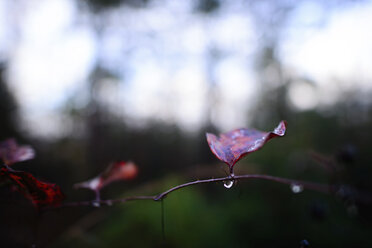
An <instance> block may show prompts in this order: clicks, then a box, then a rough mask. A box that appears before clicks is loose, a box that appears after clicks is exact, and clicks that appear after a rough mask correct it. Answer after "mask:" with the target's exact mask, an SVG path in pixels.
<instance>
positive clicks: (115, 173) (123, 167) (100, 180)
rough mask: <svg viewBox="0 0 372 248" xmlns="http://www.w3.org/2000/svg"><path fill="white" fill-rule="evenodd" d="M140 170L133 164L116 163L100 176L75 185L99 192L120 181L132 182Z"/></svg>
mask: <svg viewBox="0 0 372 248" xmlns="http://www.w3.org/2000/svg"><path fill="white" fill-rule="evenodd" d="M137 173H138V169H137V166H136V165H135V164H134V163H133V162H123V161H120V162H115V163H112V164H110V165H109V167H108V168H107V169H106V170H105V171H104V172H102V173H101V174H99V175H98V176H97V177H95V178H92V179H90V180H88V181H86V182H82V183H78V184H75V188H87V189H91V190H93V191H99V190H100V189H102V188H103V187H105V186H106V185H108V184H110V183H112V182H114V181H119V180H130V179H133V178H135V177H136V176H137Z"/></svg>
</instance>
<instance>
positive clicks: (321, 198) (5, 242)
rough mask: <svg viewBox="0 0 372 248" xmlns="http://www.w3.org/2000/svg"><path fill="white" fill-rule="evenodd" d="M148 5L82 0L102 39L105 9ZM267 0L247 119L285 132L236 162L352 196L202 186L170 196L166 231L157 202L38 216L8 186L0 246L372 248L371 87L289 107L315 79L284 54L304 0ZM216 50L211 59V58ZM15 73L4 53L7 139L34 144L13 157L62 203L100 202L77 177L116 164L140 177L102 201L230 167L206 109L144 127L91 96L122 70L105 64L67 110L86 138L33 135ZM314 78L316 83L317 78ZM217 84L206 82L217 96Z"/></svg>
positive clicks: (210, 4) (1, 125) (1, 134)
mask: <svg viewBox="0 0 372 248" xmlns="http://www.w3.org/2000/svg"><path fill="white" fill-rule="evenodd" d="M152 1H156V0H152ZM152 1H150V0H147V1H134V0H129V1H128V0H125V1H124V0H121V1H120V0H110V1H102V0H86V1H80V2H79V5H81V6H80V8H81V11H84V13H89V14H90V18H91V20H92V23H93V24H92V25H96V27H97V34H98V35H99V34H100V27H104V26H105V18H104V15H105V13H106V12H105V11H107V10H112V9H115V8H118V7H120V6H128V7H129V8H133V9H141V8H143V9H146V8H147V7H148V5H149V4H150V2H152ZM260 2H261V1H246V2H245V3H246V4H248V6H249V7H248V8H247V9H248V10H250V11H251V12H249V14H251V15H253V16H254V18H255V19H254V20H255V21H256V25H257V26H258V27H259V28H261V29H262V30H263V31H262V37H260V44H261V46H260V47H258V48H257V52H256V54H255V58H254V63H255V71H256V73H257V75H258V77H257V78H258V79H257V81H258V82H257V83H259V84H260V90H259V91H257V92H256V93H255V96H256V99H258V100H256V101H255V103H254V104H253V105H252V106H251V108H250V109H249V111H248V113H246V112H242V113H241V115H247V116H248V115H249V116H250V118H249V119H250V121H249V122H248V121H247V123H246V126H247V127H255V128H258V129H261V130H267V131H269V130H272V129H273V128H274V127H275V126H276V125H277V124H278V123H279V121H280V120H287V122H288V132H287V135H286V136H285V137H284V138H280V139H275V140H272V141H270V142H269V143H268V144H266V145H265V147H264V148H263V149H262V150H260V151H258V152H256V153H254V154H251V155H249V156H248V157H247V158H245V159H243V160H242V161H240V162H239V163H238V165H237V166H236V174H243V173H263V174H269V175H274V176H282V177H288V178H293V179H301V180H309V181H314V182H322V183H328V182H330V183H332V184H336V185H340V189H343V190H344V191H345V190H348V189H351V188H352V189H353V191H352V192H351V193H345V194H342V192H341V191H340V192H338V193H335V194H334V195H324V194H322V193H318V192H312V191H308V190H304V191H303V192H302V193H300V194H294V193H292V192H291V190H290V187H288V186H286V185H282V184H277V183H274V182H269V181H260V180H249V181H240V182H238V183H237V184H236V185H234V186H233V187H232V188H231V189H226V188H224V187H223V184H222V183H213V184H208V185H198V186H193V187H189V188H185V189H183V190H180V191H177V192H174V193H172V194H171V195H169V197H167V198H166V199H165V200H164V202H163V204H164V205H163V207H164V216H163V218H164V219H163V221H164V229H163V230H162V214H161V213H162V211H161V203H160V202H152V201H135V202H129V203H126V204H123V205H115V206H112V207H102V208H94V207H75V208H64V209H59V210H56V211H49V212H46V213H42V214H41V213H38V212H37V211H36V210H35V209H34V208H33V206H32V205H31V204H30V203H29V202H28V201H27V200H26V199H24V198H23V197H22V196H21V195H20V194H19V193H17V192H13V191H12V190H11V187H10V186H8V185H3V186H2V187H1V188H0V209H1V210H0V215H1V217H0V218H1V222H0V233H1V234H0V236H1V239H0V242H1V246H2V247H110V248H111V247H300V242H301V240H304V239H306V240H308V241H309V243H310V247H371V246H372V240H371V235H372V213H371V205H368V204H366V203H364V202H363V197H358V194H359V193H360V194H362V193H363V194H366V195H367V196H368V195H370V192H371V191H372V184H371V180H370V177H371V170H372V169H371V162H372V158H371V147H372V141H371V140H372V133H371V127H372V105H371V101H370V99H371V97H370V96H371V94H369V93H371V92H367V91H366V90H364V89H360V88H358V87H352V89H348V90H347V91H344V92H343V94H342V95H341V96H340V97H339V98H338V99H337V100H336V101H334V102H333V103H332V104H330V105H328V106H326V107H314V108H311V109H307V110H299V109H296V108H295V107H293V104H291V102H290V101H289V98H288V97H289V96H288V94H289V93H288V92H289V89H290V87H291V85H293V84H295V83H296V82H297V81H298V80H308V79H307V78H306V79H304V78H299V77H297V76H293V74H292V73H291V69H290V68H286V67H285V66H284V65H283V64H282V61H281V60H280V58H279V57H278V56H277V49H278V46H279V44H280V42H281V41H282V40H281V30H282V29H283V27H285V25H286V18H287V17H288V16H289V15H290V13H291V11H292V10H293V9H295V8H296V6H297V5H298V4H300V2H301V1H263V2H265V3H266V4H267V6H266V7H267V8H266V11H262V12H260V11H258V10H260ZM361 2H362V1H330V2H329V4H328V5H329V6H326V9H327V10H328V9H329V10H332V9H334V8H338V7H340V6H343V5H346V6H350V7H352V6H354V5H357V4H359V3H361ZM225 4H226V3H225ZM221 6H223V5H222V4H221V2H220V1H219V0H199V1H195V9H194V12H195V18H202V17H200V16H204V17H205V16H213V15H214V14H215V13H216V12H217V11H224V9H221V8H222V7H221ZM247 14H248V12H247ZM326 14H327V13H326V12H325V15H326ZM139 21H140V20H139ZM361 38H363V37H361ZM217 57H218V56H217ZM217 57H213V56H212V57H211V58H210V60H211V65H213V61H214V60H215V59H218V58H217ZM320 59H321V58H320ZM267 68H271V69H272V68H275V70H277V71H279V72H280V73H279V74H278V75H279V77H277V79H276V82H275V83H272V82H271V81H270V80H269V81H265V75H266V74H265V73H268V72H267V71H268V70H266V69H267ZM7 70H8V60H7V58H3V59H2V61H1V68H0V113H1V121H0V140H4V139H6V138H9V137H15V138H16V139H17V140H18V142H19V143H20V144H30V145H32V146H33V147H34V148H35V150H36V153H37V156H36V158H35V159H34V160H31V161H27V162H23V163H20V164H17V165H15V166H14V167H15V169H19V170H25V171H28V172H31V173H33V174H34V175H35V176H36V177H38V178H40V179H42V180H46V181H49V182H54V183H57V184H58V185H60V186H61V187H62V189H63V191H64V193H65V194H66V196H67V198H66V201H78V200H88V199H92V198H93V197H94V195H93V193H91V192H88V191H85V190H79V191H76V190H74V189H73V187H72V186H73V184H74V183H77V182H80V181H84V180H86V179H88V178H91V177H94V176H95V175H97V174H98V173H99V172H101V171H102V170H103V169H104V168H105V167H106V165H107V164H108V163H110V162H111V161H116V160H129V159H130V160H132V161H135V163H136V164H138V166H139V171H140V173H139V175H138V177H137V178H136V179H135V180H133V181H129V182H117V183H114V184H112V185H110V186H108V187H107V188H105V189H104V190H103V191H102V197H103V198H105V199H106V198H118V197H124V196H131V195H147V194H156V193H159V192H161V191H164V190H166V189H168V188H170V187H172V186H174V185H177V184H181V183H184V182H188V181H193V180H196V179H200V178H212V177H218V176H224V175H226V171H227V168H226V166H225V165H224V164H222V163H220V162H219V161H218V160H217V159H216V158H215V157H214V156H213V154H212V153H211V152H210V150H209V147H208V145H207V142H206V140H205V132H214V133H218V132H220V131H221V130H220V127H218V125H216V124H215V123H214V121H213V118H212V117H211V115H212V114H211V113H210V112H207V114H206V121H205V122H204V124H203V125H201V126H200V127H197V128H196V131H194V132H192V133H190V132H188V131H185V130H184V129H183V128H182V127H180V126H179V125H177V123H171V122H163V121H160V120H156V119H154V120H148V121H147V123H146V126H145V127H144V128H136V123H135V124H134V125H130V124H128V123H127V122H125V121H123V119H122V118H119V117H118V116H115V114H113V113H112V112H110V111H108V110H107V109H106V107H105V105H102V104H100V102H99V101H97V99H96V98H95V94H96V93H97V92H96V91H98V90H99V87H98V86H97V85H99V84H100V79H102V78H103V77H117V75H115V73H116V72H115V71H110V70H109V69H107V68H105V64H104V62H102V61H98V62H97V63H96V65H95V66H94V67H93V69H92V71H91V73H90V77H89V80H88V81H89V85H90V86H89V87H90V96H89V98H88V104H87V105H86V106H85V107H83V108H75V107H74V105H73V104H71V101H70V102H69V101H67V102H66V104H65V106H64V107H63V108H62V109H59V111H60V112H63V114H64V115H65V116H68V117H69V118H71V119H72V120H74V121H75V123H77V125H78V126H79V127H81V128H82V129H83V130H84V135H79V134H78V133H74V132H70V133H67V134H66V135H62V136H59V137H56V138H50V139H47V138H45V137H38V136H35V135H32V133H30V132H27V131H25V129H24V127H25V126H26V127H27V123H21V122H22V118H21V115H22V111H21V110H20V108H21V107H20V106H21V104H20V101H21V100H20V99H17V98H16V97H15V96H14V95H15V94H14V92H13V91H12V90H11V89H12V87H11V83H10V82H8V78H7V77H6V73H7ZM266 76H267V75H266ZM212 78H213V77H212ZM345 80H346V79H345ZM355 80H357V79H355ZM367 81H368V80H367ZM278 82H279V83H278ZM311 83H312V84H314V85H315V86H314V87H317V86H316V85H317V82H311ZM370 83H371V84H372V82H370ZM215 87H216V85H215V83H213V82H210V90H211V92H213V89H214V88H215ZM212 95H213V94H211V95H210V96H212ZM190 101H192V99H190ZM216 101H218V99H217V100H213V99H212V100H211V101H209V106H208V109H209V110H210V111H212V112H213V108H214V106H215V103H216ZM72 102H73V101H72ZM73 130H75V131H76V130H78V131H79V130H81V129H73ZM78 131H76V132H78ZM312 154H317V155H318V156H322V157H323V158H325V159H328V160H329V161H332V166H333V167H332V169H331V170H330V169H329V167H327V166H325V165H324V164H322V163H319V162H317V161H316V160H314V158H313V155H312ZM356 192H359V193H356Z"/></svg>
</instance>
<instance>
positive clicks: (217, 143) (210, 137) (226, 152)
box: [207, 121, 287, 172]
mask: <svg viewBox="0 0 372 248" xmlns="http://www.w3.org/2000/svg"><path fill="white" fill-rule="evenodd" d="M286 126H287V122H285V121H281V122H280V123H279V125H278V126H277V127H276V128H275V130H274V131H272V132H262V131H258V130H256V129H246V128H241V129H236V130H233V131H230V132H227V133H223V134H221V135H220V137H219V138H218V137H216V136H215V135H214V134H211V133H207V141H208V144H209V147H210V148H211V151H212V152H213V153H214V155H216V157H217V158H218V159H219V160H221V161H223V162H225V163H226V164H227V165H228V166H229V167H230V171H231V172H232V168H233V167H234V165H235V164H236V162H238V161H239V160H240V159H241V158H242V157H244V156H245V155H247V154H248V153H251V152H255V151H257V150H258V149H260V148H261V147H262V146H263V145H264V144H265V143H266V142H267V141H269V140H270V139H272V138H275V137H281V136H284V134H285V131H286Z"/></svg>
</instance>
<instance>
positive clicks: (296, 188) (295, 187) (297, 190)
mask: <svg viewBox="0 0 372 248" xmlns="http://www.w3.org/2000/svg"><path fill="white" fill-rule="evenodd" d="M291 190H292V192H293V193H295V194H298V193H301V192H302V191H303V190H304V187H303V186H302V185H301V184H297V183H292V184H291Z"/></svg>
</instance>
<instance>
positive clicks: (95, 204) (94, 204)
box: [92, 201, 101, 208]
mask: <svg viewBox="0 0 372 248" xmlns="http://www.w3.org/2000/svg"><path fill="white" fill-rule="evenodd" d="M92 206H93V207H96V208H99V207H100V206H101V204H99V202H98V201H94V202H92Z"/></svg>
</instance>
